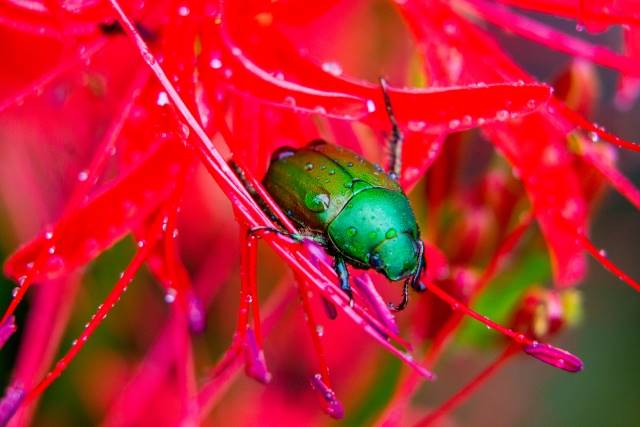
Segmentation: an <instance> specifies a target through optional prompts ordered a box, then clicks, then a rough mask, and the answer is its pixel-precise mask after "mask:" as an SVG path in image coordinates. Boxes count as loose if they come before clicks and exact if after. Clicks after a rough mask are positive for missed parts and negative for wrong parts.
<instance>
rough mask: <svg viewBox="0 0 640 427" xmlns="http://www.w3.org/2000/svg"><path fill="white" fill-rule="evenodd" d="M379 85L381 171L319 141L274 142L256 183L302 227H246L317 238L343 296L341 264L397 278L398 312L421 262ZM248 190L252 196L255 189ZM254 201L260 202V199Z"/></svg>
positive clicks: (396, 142)
mask: <svg viewBox="0 0 640 427" xmlns="http://www.w3.org/2000/svg"><path fill="white" fill-rule="evenodd" d="M381 87H382V91H383V95H384V101H385V107H386V110H387V115H388V116H389V120H390V122H391V126H392V133H391V138H390V147H389V148H390V150H389V152H390V159H389V169H388V171H386V172H385V171H384V170H383V169H382V168H381V167H380V166H378V165H374V164H372V163H370V162H369V161H367V160H365V159H364V158H362V157H361V156H359V155H357V154H356V153H354V152H352V151H350V150H348V149H346V148H343V147H339V146H336V145H331V144H329V143H327V142H325V141H323V140H315V141H312V142H310V143H309V144H308V145H306V146H305V147H303V148H301V149H294V148H291V147H281V148H280V149H278V150H277V151H276V152H275V153H274V154H273V156H272V158H271V163H270V165H269V169H268V171H267V173H266V175H265V177H264V179H263V180H262V184H263V185H264V187H265V189H266V190H267V192H268V193H269V194H270V195H271V197H273V199H274V200H275V202H276V203H277V204H278V206H280V208H282V210H283V211H284V213H285V214H286V215H287V216H288V217H289V218H290V219H291V220H292V221H293V222H294V223H296V224H297V225H298V226H299V227H300V230H302V231H301V232H299V233H297V234H291V233H287V232H285V231H283V230H279V229H275V228H271V227H256V228H254V229H251V230H250V231H249V232H250V234H252V235H254V234H257V233H261V232H276V233H278V234H282V235H287V236H289V237H292V238H294V239H295V240H298V241H302V240H305V239H310V240H313V241H314V242H316V243H318V244H320V245H321V246H323V247H324V248H325V250H327V252H328V253H329V254H330V255H331V256H332V257H333V258H334V268H335V271H336V273H337V275H338V277H339V280H340V287H341V289H342V290H343V291H344V292H346V293H347V295H349V297H350V298H352V292H351V286H350V283H349V272H348V270H347V266H346V264H349V265H352V266H353V267H355V268H360V269H374V270H376V271H378V272H379V273H382V274H383V275H384V276H385V277H387V279H389V280H391V281H398V280H403V279H404V286H403V298H402V301H401V302H400V304H398V305H394V304H389V306H390V307H391V308H392V309H394V310H396V311H400V310H402V309H404V308H405V307H406V305H407V303H408V299H409V297H408V294H409V285H411V286H412V288H413V289H414V290H416V291H423V290H424V289H425V287H424V285H423V284H421V283H420V281H419V278H420V274H421V273H422V271H423V270H424V268H425V265H426V263H425V257H424V244H423V242H422V240H420V231H419V228H418V224H417V222H416V218H415V214H414V212H413V209H412V208H411V205H410V204H409V199H408V198H407V196H406V194H405V193H404V191H403V190H402V188H401V187H400V185H399V183H398V178H399V176H400V172H401V151H402V140H403V137H402V133H401V131H400V128H399V126H398V124H397V121H396V119H395V116H394V114H393V110H392V107H391V100H390V98H389V95H388V92H387V90H386V83H385V81H384V80H383V79H381ZM234 169H236V171H237V172H238V168H237V167H236V168H234ZM250 192H251V193H252V196H253V197H254V198H256V197H257V194H256V192H255V190H254V191H251V189H250ZM260 205H261V206H262V207H263V209H265V207H266V203H264V201H261V203H260ZM268 213H269V212H268ZM270 216H271V217H275V215H273V214H272V213H271V214H270Z"/></svg>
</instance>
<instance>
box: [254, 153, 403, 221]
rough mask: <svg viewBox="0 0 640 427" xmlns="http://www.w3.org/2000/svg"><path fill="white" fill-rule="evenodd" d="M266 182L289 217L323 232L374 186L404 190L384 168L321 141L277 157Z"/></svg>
mask: <svg viewBox="0 0 640 427" xmlns="http://www.w3.org/2000/svg"><path fill="white" fill-rule="evenodd" d="M262 183H263V184H264V186H265V188H266V189H267V191H269V194H271V196H272V197H273V198H274V199H275V201H276V202H277V203H278V205H279V206H280V207H281V208H282V209H283V210H284V212H285V213H286V214H287V216H289V217H290V218H291V219H293V220H294V221H295V222H297V223H298V224H299V225H301V226H304V227H306V228H310V229H313V230H316V231H320V232H322V233H325V232H326V229H327V227H328V225H329V223H330V222H331V221H332V220H333V219H334V218H335V217H336V216H337V215H338V214H339V213H340V212H341V211H342V209H343V208H344V206H345V205H346V203H347V202H348V201H349V200H351V198H352V197H353V196H354V195H355V194H358V193H359V192H360V191H362V190H365V189H367V188H374V187H381V188H386V189H389V190H393V191H400V192H401V191H402V190H401V189H400V187H399V186H398V184H397V183H396V182H395V181H394V180H392V179H391V178H389V177H388V176H387V174H386V173H384V171H383V170H382V169H381V168H379V167H376V166H374V165H373V164H371V163H369V162H368V161H366V160H364V159H363V158H362V157H360V156H358V155H356V154H355V153H353V152H351V151H349V150H345V149H344V148H342V147H337V146H335V145H331V144H327V143H324V142H319V141H318V142H313V143H311V144H309V145H308V146H306V147H304V148H302V149H300V150H297V151H295V153H294V154H293V155H291V156H289V157H284V158H280V159H277V160H273V161H272V162H271V165H269V170H268V171H267V175H266V176H265V177H264V179H263V181H262Z"/></svg>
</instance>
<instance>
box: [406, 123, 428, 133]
mask: <svg viewBox="0 0 640 427" xmlns="http://www.w3.org/2000/svg"><path fill="white" fill-rule="evenodd" d="M426 126H427V124H426V123H425V122H423V121H419V120H411V121H409V123H407V128H409V130H410V131H413V132H420V131H421V130H423V129H424V128H425V127H426Z"/></svg>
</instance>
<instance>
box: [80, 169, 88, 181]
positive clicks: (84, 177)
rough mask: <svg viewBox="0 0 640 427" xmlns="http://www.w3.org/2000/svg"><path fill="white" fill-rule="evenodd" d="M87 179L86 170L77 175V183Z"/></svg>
mask: <svg viewBox="0 0 640 427" xmlns="http://www.w3.org/2000/svg"><path fill="white" fill-rule="evenodd" d="M88 178H89V172H88V171H87V170H82V171H80V172H79V173H78V181H80V182H85V181H86V180H87V179H88Z"/></svg>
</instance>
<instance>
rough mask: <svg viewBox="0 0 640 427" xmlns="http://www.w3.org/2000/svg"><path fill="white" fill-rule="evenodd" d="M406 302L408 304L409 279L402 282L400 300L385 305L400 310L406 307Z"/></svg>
mask: <svg viewBox="0 0 640 427" xmlns="http://www.w3.org/2000/svg"><path fill="white" fill-rule="evenodd" d="M408 304H409V279H407V280H405V281H404V284H403V285H402V301H400V304H398V305H396V304H393V303H389V304H387V305H388V306H389V308H390V309H391V310H392V311H402V310H404V309H405V308H407V305H408Z"/></svg>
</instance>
